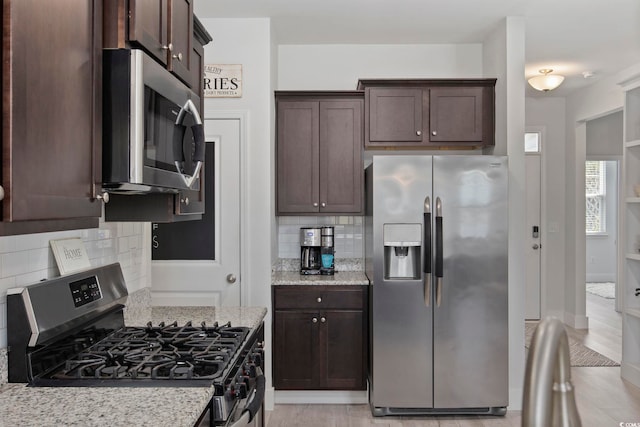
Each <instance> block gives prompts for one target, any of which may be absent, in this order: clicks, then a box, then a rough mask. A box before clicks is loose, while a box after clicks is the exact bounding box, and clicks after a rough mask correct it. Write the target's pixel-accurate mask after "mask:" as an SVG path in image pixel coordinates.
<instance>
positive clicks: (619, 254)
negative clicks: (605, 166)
mask: <svg viewBox="0 0 640 427" xmlns="http://www.w3.org/2000/svg"><path fill="white" fill-rule="evenodd" d="M589 160H594V161H604V162H616V163H617V165H618V167H617V168H616V169H617V170H616V172H617V175H616V198H617V200H616V230H615V233H616V236H615V239H616V282H615V283H616V285H615V287H614V289H615V303H614V308H615V310H616V312H619V313H621V312H622V295H623V292H624V291H623V289H624V288H623V287H621V286H622V285H621V284H622V283H624V277H623V276H622V275H623V274H624V259H625V251H624V247H623V246H624V242H622V243H623V244H621V242H620V239H621V236H622V231H623V230H622V222H621V221H623V220H624V213H625V210H624V201H625V198H626V195H625V192H624V185H623V180H622V178H623V176H624V175H623V173H624V170H623V168H624V162H623V156H614V155H597V156H595V155H594V156H589V155H587V156H586V157H585V161H589ZM585 185H586V184H585ZM585 209H586V207H585ZM585 217H586V212H585ZM585 250H586V234H585ZM586 270H587V265H586V259H585V277H586ZM585 292H586V291H585ZM585 313H586V307H585Z"/></svg>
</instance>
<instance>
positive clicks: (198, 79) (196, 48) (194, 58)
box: [189, 38, 204, 115]
mask: <svg viewBox="0 0 640 427" xmlns="http://www.w3.org/2000/svg"><path fill="white" fill-rule="evenodd" d="M192 43H193V49H192V52H191V59H190V61H191V69H190V72H191V77H190V82H189V87H191V89H192V90H193V91H194V92H195V93H197V94H198V95H199V96H200V105H199V108H198V111H200V112H201V114H202V115H204V46H202V45H201V44H200V43H198V41H197V40H196V39H195V38H194V39H193V40H192Z"/></svg>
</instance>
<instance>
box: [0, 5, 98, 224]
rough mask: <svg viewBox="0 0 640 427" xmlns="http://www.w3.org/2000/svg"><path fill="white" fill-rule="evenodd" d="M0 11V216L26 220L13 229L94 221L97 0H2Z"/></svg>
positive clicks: (96, 158)
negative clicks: (24, 224)
mask: <svg viewBox="0 0 640 427" xmlns="http://www.w3.org/2000/svg"><path fill="white" fill-rule="evenodd" d="M61 11H64V13H61ZM52 17H55V19H52ZM3 18H4V22H3V27H4V36H3V52H2V55H3V65H2V67H3V68H2V74H3V77H4V78H3V82H2V85H3V87H2V89H3V132H2V156H3V159H2V186H3V188H4V190H5V198H4V199H3V201H2V220H3V221H32V222H31V226H32V228H30V229H28V230H27V229H25V230H17V231H16V232H18V233H21V232H32V233H33V232H39V231H48V230H49V231H50V230H60V229H69V228H86V227H87V226H93V227H96V226H97V225H98V223H97V221H98V218H99V217H100V214H101V209H102V207H101V203H100V202H99V201H94V200H92V197H93V196H94V191H99V190H100V188H99V185H100V180H101V175H102V173H101V162H102V157H101V156H102V144H101V141H102V136H101V134H102V127H101V123H102V97H101V94H102V89H101V83H100V82H101V79H102V64H101V55H102V2H101V1H93V0H60V1H57V0H56V1H52V2H34V1H11V2H7V1H5V2H4V3H3ZM89 217H93V218H92V219H91V221H90V223H92V225H90V223H78V224H77V226H73V224H67V225H65V224H63V223H62V222H61V221H62V220H70V219H74V221H80V220H81V219H82V218H89ZM43 220H50V221H49V222H48V223H47V222H45V221H43ZM0 232H1V233H2V234H9V233H13V232H12V231H10V230H5V224H2V230H0Z"/></svg>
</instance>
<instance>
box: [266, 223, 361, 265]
mask: <svg viewBox="0 0 640 427" xmlns="http://www.w3.org/2000/svg"><path fill="white" fill-rule="evenodd" d="M323 225H327V226H331V227H334V247H335V251H336V255H335V256H336V259H338V258H362V257H363V254H364V249H363V248H364V243H363V235H364V219H363V217H361V216H280V217H278V257H279V258H300V228H301V227H318V226H323Z"/></svg>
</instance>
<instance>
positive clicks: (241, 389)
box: [236, 383, 247, 399]
mask: <svg viewBox="0 0 640 427" xmlns="http://www.w3.org/2000/svg"><path fill="white" fill-rule="evenodd" d="M236 395H238V396H239V397H240V399H246V398H247V385H246V384H245V383H240V384H238V391H237V392H236Z"/></svg>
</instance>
